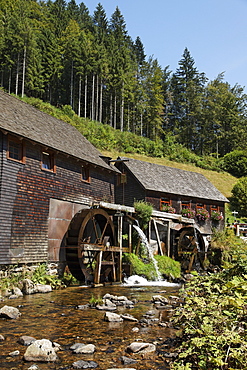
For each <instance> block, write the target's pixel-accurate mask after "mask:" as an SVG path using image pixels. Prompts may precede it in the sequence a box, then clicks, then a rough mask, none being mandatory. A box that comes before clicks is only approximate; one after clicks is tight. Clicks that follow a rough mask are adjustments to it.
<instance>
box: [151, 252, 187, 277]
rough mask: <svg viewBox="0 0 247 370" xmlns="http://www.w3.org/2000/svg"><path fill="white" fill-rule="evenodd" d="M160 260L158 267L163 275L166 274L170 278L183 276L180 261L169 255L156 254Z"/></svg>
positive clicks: (158, 260) (157, 259) (156, 257)
mask: <svg viewBox="0 0 247 370" xmlns="http://www.w3.org/2000/svg"><path fill="white" fill-rule="evenodd" d="M154 258H155V259H156V261H157V262H158V268H159V271H160V273H161V275H165V276H167V277H169V278H175V279H177V278H180V277H181V265H180V263H179V262H178V261H175V260H173V259H172V258H170V257H168V256H159V255H157V256H154Z"/></svg>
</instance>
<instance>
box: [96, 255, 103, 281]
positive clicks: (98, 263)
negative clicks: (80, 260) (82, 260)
mask: <svg viewBox="0 0 247 370" xmlns="http://www.w3.org/2000/svg"><path fill="white" fill-rule="evenodd" d="M102 253H103V252H102V251H100V252H99V254H98V256H97V265H96V271H95V275H94V283H95V284H99V283H100V273H101V263H102Z"/></svg>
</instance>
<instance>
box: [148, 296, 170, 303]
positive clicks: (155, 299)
mask: <svg viewBox="0 0 247 370" xmlns="http://www.w3.org/2000/svg"><path fill="white" fill-rule="evenodd" d="M152 301H153V302H157V303H163V304H168V303H169V301H168V299H167V298H165V297H163V296H162V295H154V296H153V297H152Z"/></svg>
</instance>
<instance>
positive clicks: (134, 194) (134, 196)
mask: <svg viewBox="0 0 247 370" xmlns="http://www.w3.org/2000/svg"><path fill="white" fill-rule="evenodd" d="M117 167H118V168H119V169H120V171H122V165H120V166H117ZM124 173H125V174H126V181H127V182H126V183H123V184H119V183H118V184H117V185H116V196H115V199H116V203H117V204H124V205H126V206H133V204H134V202H135V201H136V200H143V199H145V196H146V191H145V190H144V189H143V187H142V186H141V185H140V184H139V182H138V181H137V180H136V179H135V178H134V177H133V175H132V174H131V172H130V171H129V170H128V169H126V168H125V169H124Z"/></svg>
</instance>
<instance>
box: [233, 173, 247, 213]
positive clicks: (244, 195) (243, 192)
mask: <svg viewBox="0 0 247 370" xmlns="http://www.w3.org/2000/svg"><path fill="white" fill-rule="evenodd" d="M232 195H233V197H232V199H231V208H235V209H236V210H237V211H238V215H239V216H240V217H246V216H247V177H242V178H241V179H239V180H238V182H237V183H236V184H235V185H234V186H233V189H232Z"/></svg>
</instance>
